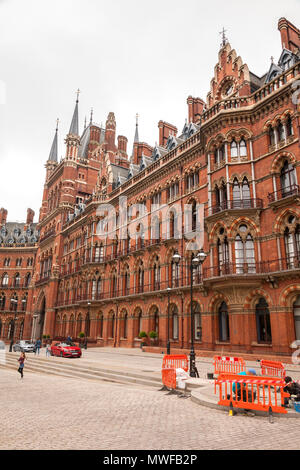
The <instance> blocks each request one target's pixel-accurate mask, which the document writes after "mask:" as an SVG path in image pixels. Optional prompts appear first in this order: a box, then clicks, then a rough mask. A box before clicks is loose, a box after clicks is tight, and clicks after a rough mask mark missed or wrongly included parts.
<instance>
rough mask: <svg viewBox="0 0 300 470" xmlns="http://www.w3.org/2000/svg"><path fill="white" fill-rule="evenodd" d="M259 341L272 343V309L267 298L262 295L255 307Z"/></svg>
mask: <svg viewBox="0 0 300 470" xmlns="http://www.w3.org/2000/svg"><path fill="white" fill-rule="evenodd" d="M255 312H256V327H257V341H258V343H271V342H272V334H271V321H270V311H269V306H268V304H267V302H266V300H265V299H264V298H263V297H261V298H260V299H259V302H258V304H257V305H256V308H255Z"/></svg>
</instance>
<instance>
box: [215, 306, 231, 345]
mask: <svg viewBox="0 0 300 470" xmlns="http://www.w3.org/2000/svg"><path fill="white" fill-rule="evenodd" d="M218 316H219V340H220V341H222V342H227V341H229V338H230V334H229V315H228V308H227V305H226V303H225V302H223V303H222V305H221V306H220V308H219V312H218Z"/></svg>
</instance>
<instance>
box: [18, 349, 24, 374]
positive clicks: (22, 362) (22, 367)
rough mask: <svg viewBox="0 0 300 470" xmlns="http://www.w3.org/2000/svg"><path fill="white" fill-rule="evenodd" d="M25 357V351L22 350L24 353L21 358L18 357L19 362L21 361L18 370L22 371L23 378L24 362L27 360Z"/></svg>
mask: <svg viewBox="0 0 300 470" xmlns="http://www.w3.org/2000/svg"><path fill="white" fill-rule="evenodd" d="M25 359H26V356H25V353H24V352H22V353H21V356H20V357H19V359H18V362H19V369H18V372H20V374H21V379H23V372H24V362H25Z"/></svg>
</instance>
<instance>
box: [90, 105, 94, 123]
mask: <svg viewBox="0 0 300 470" xmlns="http://www.w3.org/2000/svg"><path fill="white" fill-rule="evenodd" d="M93 114H94V110H93V108H91V117H90V125H92V124H93Z"/></svg>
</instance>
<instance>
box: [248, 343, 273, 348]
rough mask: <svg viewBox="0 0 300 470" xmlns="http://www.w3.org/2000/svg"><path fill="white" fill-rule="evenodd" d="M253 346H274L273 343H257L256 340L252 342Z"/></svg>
mask: <svg viewBox="0 0 300 470" xmlns="http://www.w3.org/2000/svg"><path fill="white" fill-rule="evenodd" d="M251 346H255V347H258V348H272V347H273V345H272V344H270V343H256V342H255V341H253V342H252V343H251Z"/></svg>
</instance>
